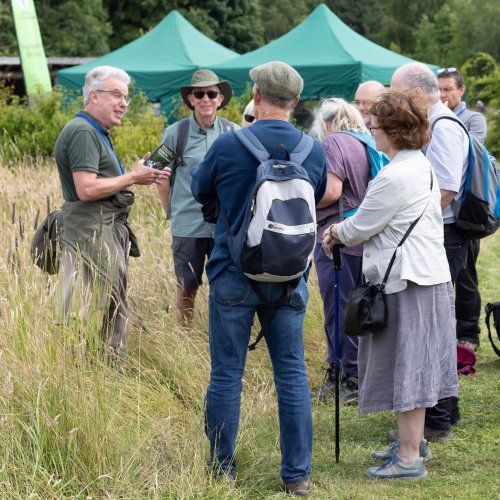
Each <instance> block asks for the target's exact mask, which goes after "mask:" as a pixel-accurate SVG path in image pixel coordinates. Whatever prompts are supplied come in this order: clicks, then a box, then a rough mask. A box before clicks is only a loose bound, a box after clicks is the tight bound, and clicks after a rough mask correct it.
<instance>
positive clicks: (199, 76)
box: [181, 69, 233, 109]
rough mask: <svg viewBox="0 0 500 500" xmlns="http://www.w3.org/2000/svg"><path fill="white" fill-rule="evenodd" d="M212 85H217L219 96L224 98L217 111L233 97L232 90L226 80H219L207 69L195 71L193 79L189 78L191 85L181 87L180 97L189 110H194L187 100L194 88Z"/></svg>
mask: <svg viewBox="0 0 500 500" xmlns="http://www.w3.org/2000/svg"><path fill="white" fill-rule="evenodd" d="M212 85H217V86H218V87H219V90H220V92H221V94H222V95H223V96H224V99H223V101H222V103H221V105H220V106H219V109H220V108H223V107H224V106H225V105H226V104H227V103H228V102H229V101H230V100H231V97H232V96H233V89H232V88H231V85H230V84H229V82H228V81H227V80H219V77H218V76H217V75H216V74H215V73H214V72H213V71H211V70H209V69H199V70H198V71H195V72H194V73H193V77H192V78H191V85H185V86H184V87H181V96H182V99H183V100H184V102H185V103H186V106H187V107H188V108H189V109H194V108H193V106H192V105H191V103H190V102H189V100H188V98H187V96H188V95H189V94H190V93H191V91H192V90H193V89H194V88H203V87H211V86H212Z"/></svg>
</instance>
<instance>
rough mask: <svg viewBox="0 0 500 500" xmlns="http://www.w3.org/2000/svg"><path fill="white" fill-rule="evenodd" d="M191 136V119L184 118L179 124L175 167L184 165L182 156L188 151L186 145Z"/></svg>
mask: <svg viewBox="0 0 500 500" xmlns="http://www.w3.org/2000/svg"><path fill="white" fill-rule="evenodd" d="M188 135H189V118H184V119H182V120H181V121H180V122H179V127H178V129H177V144H176V146H175V154H176V155H177V156H176V159H175V166H176V167H178V166H179V165H180V164H181V163H182V155H183V154H184V150H185V149H186V144H187V140H188Z"/></svg>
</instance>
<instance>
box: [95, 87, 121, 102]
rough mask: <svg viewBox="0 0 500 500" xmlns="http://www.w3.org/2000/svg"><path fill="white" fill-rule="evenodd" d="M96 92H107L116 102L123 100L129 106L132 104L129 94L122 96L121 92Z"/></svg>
mask: <svg viewBox="0 0 500 500" xmlns="http://www.w3.org/2000/svg"><path fill="white" fill-rule="evenodd" d="M94 92H107V93H108V94H111V97H112V98H113V99H114V100H115V101H117V102H118V101H121V100H122V99H123V100H124V101H125V102H126V103H127V104H128V103H129V102H130V96H129V95H128V94H127V95H125V94H122V93H121V92H120V91H119V90H94Z"/></svg>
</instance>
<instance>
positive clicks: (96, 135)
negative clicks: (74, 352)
mask: <svg viewBox="0 0 500 500" xmlns="http://www.w3.org/2000/svg"><path fill="white" fill-rule="evenodd" d="M129 83H130V77H129V76H128V74H127V73H125V71H123V70H121V69H119V68H114V67H112V66H99V67H97V68H94V69H92V70H90V71H89V72H88V73H87V75H86V77H85V86H84V87H83V98H84V106H85V107H84V109H83V110H82V111H80V112H79V113H77V115H76V117H75V118H73V119H72V120H71V121H70V122H69V123H68V124H66V126H65V127H64V128H63V130H62V131H61V133H60V134H59V137H58V138H57V141H56V145H55V158H56V163H57V169H58V172H59V178H60V181H61V186H62V195H63V198H64V204H63V207H62V213H63V220H64V231H63V254H62V258H61V269H60V274H61V275H60V286H61V291H60V294H61V295H60V296H59V298H60V299H61V304H59V305H62V311H60V313H61V314H62V315H63V317H64V321H69V320H77V321H78V320H80V321H82V322H83V323H84V324H85V325H86V328H87V329H90V328H91V327H90V326H89V325H90V323H88V322H87V321H88V320H89V319H91V318H92V319H93V313H95V318H97V325H101V324H102V330H103V331H102V336H103V338H104V339H105V341H106V342H107V344H108V348H109V354H110V359H111V361H112V362H120V361H123V359H124V356H125V352H126V348H127V341H128V336H129V311H128V304H127V291H126V288H127V274H128V256H129V251H130V255H132V256H134V257H137V256H139V249H138V248H137V244H136V243H137V242H136V240H135V236H134V234H133V233H132V231H131V229H130V226H129V225H128V223H127V218H128V214H129V212H130V209H131V207H132V204H133V203H134V193H133V192H132V191H130V190H129V189H128V188H129V187H130V186H132V185H134V184H146V185H147V184H154V183H158V182H160V181H161V179H162V178H168V177H169V175H170V172H169V169H165V171H159V170H154V169H152V168H148V167H146V166H145V165H144V159H146V158H147V157H148V155H146V156H145V158H144V159H142V160H138V161H136V162H135V164H134V166H133V168H132V170H131V171H129V172H125V169H124V167H123V165H122V163H121V162H120V159H119V158H118V156H117V154H116V152H115V150H114V149H113V145H112V143H111V137H110V135H109V131H110V129H112V128H113V127H115V126H116V125H119V124H120V122H121V120H122V118H123V115H124V114H125V112H126V111H127V108H128V105H129V101H130V97H129V93H128V85H129ZM129 248H130V250H129ZM89 333H90V332H89ZM87 340H89V339H87ZM90 343H92V341H91V340H90Z"/></svg>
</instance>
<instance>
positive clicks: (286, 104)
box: [253, 83, 296, 112]
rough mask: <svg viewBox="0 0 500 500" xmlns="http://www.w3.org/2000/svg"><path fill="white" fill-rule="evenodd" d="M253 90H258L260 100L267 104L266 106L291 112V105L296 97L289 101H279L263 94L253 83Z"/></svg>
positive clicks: (277, 98)
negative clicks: (269, 105)
mask: <svg viewBox="0 0 500 500" xmlns="http://www.w3.org/2000/svg"><path fill="white" fill-rule="evenodd" d="M253 86H254V88H255V89H258V90H259V92H260V98H261V99H262V101H264V102H267V104H271V106H275V107H276V108H280V109H284V110H286V111H288V112H290V111H291V109H292V103H293V101H295V99H296V97H294V98H293V99H291V100H290V101H289V100H287V99H280V98H279V97H272V96H269V95H266V94H263V93H262V91H261V90H260V88H259V86H258V85H257V84H256V83H254V84H253Z"/></svg>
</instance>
